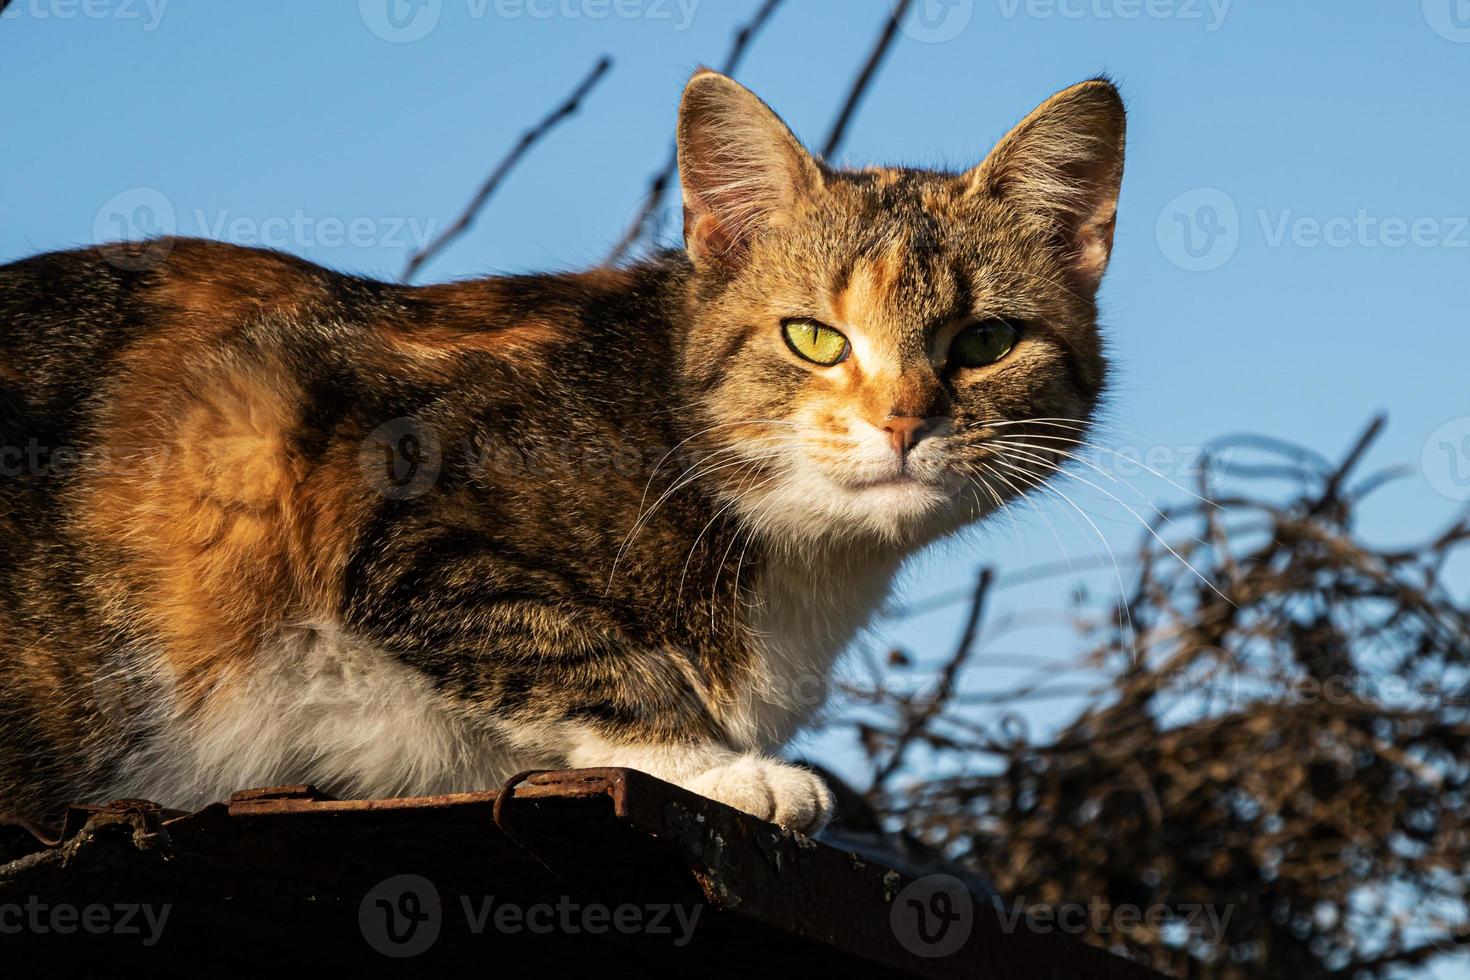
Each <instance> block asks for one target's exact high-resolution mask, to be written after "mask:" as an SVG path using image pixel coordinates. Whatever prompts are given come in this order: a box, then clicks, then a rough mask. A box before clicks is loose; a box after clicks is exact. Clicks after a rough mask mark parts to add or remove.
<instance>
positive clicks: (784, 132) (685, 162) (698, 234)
mask: <svg viewBox="0 0 1470 980" xmlns="http://www.w3.org/2000/svg"><path fill="white" fill-rule="evenodd" d="M678 148H679V182H680V184H681V185H682V186H683V189H684V247H685V249H686V250H687V251H688V252H689V257H690V259H691V260H692V261H693V262H694V264H695V265H696V266H700V267H706V266H709V265H713V264H723V265H732V264H736V263H738V262H739V260H740V258H741V257H742V256H743V255H744V254H745V252H746V250H747V248H748V247H749V245H750V242H751V241H752V240H753V239H754V238H755V237H756V236H757V235H759V234H760V233H761V232H762V231H764V230H766V229H770V228H775V227H780V226H781V225H782V224H785V223H787V222H790V221H792V220H794V218H795V216H796V214H797V212H798V210H799V209H800V207H801V204H802V202H803V201H804V200H805V199H806V198H807V197H809V196H810V195H812V194H815V193H816V192H817V191H818V190H820V189H821V186H822V170H821V167H819V166H818V165H817V162H816V161H815V160H814V159H812V156H811V154H810V153H808V152H807V151H806V148H805V147H803V146H802V145H801V143H800V141H798V140H797V138H796V137H795V136H794V135H793V134H792V132H791V130H790V129H788V128H787V126H786V124H785V123H784V122H782V121H781V118H780V117H779V116H777V115H776V114H775V113H774V112H772V111H771V108H770V107H769V106H767V105H766V104H765V103H764V102H762V101H761V100H760V99H759V98H757V97H756V96H755V94H754V93H752V92H751V91H750V90H749V89H747V88H745V87H744V86H743V85H740V84H739V83H738V82H735V81H732V80H731V79H729V78H726V77H725V76H724V75H721V74H720V73H718V72H714V71H710V70H709V69H708V68H702V69H700V70H699V71H698V72H696V73H695V75H694V77H693V78H691V79H690V80H689V84H688V85H686V86H685V87H684V99H683V101H682V102H681V103H680V106H679V135H678Z"/></svg>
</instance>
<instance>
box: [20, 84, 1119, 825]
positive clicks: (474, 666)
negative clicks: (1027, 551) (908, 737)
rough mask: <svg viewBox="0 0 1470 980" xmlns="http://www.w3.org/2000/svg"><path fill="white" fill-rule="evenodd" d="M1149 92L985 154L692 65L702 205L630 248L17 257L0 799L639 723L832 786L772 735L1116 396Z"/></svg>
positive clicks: (251, 776) (443, 753) (563, 741)
mask: <svg viewBox="0 0 1470 980" xmlns="http://www.w3.org/2000/svg"><path fill="white" fill-rule="evenodd" d="M1123 134H1124V116H1123V108H1122V105H1121V103H1120V101H1119V99H1118V96H1117V94H1116V92H1115V91H1114V89H1113V88H1112V86H1111V85H1109V84H1108V83H1106V82H1103V81H1092V82H1087V83H1084V84H1082V85H1079V86H1076V87H1074V88H1071V89H1068V90H1066V91H1065V92H1062V93H1061V94H1059V95H1057V96H1055V97H1053V98H1052V99H1051V100H1049V101H1048V102H1047V103H1045V104H1044V105H1043V106H1042V107H1041V108H1039V109H1038V110H1036V111H1035V112H1034V113H1033V114H1032V115H1030V116H1029V117H1027V118H1026V120H1025V121H1023V122H1022V123H1021V124H1020V125H1019V126H1018V127H1017V128H1016V129H1015V130H1014V131H1013V132H1012V133H1011V134H1010V135H1009V136H1007V137H1006V138H1005V140H1004V141H1002V143H1001V144H1000V145H999V146H997V148H996V149H995V150H994V151H992V153H991V154H990V156H989V157H988V158H987V159H986V160H985V161H984V162H983V163H981V164H980V165H979V166H977V167H975V168H974V169H972V170H970V171H968V172H966V173H962V174H944V173H937V172H930V171H922V170H908V169H883V168H878V169H868V170H858V171H844V170H837V169H834V168H832V167H829V166H828V165H826V164H824V163H823V162H821V161H818V160H815V159H814V158H813V157H812V156H811V155H810V154H808V152H807V151H806V150H805V149H803V148H802V146H801V145H800V144H799V143H798V142H797V140H796V139H795V138H794V137H793V136H792V135H791V133H790V131H789V130H788V129H787V128H786V127H785V125H784V124H782V122H781V121H780V120H779V119H778V118H777V117H776V116H775V115H774V114H773V113H772V112H771V111H770V110H769V109H768V108H767V107H766V106H765V105H764V104H762V103H761V102H760V101H759V100H758V99H756V98H755V96H753V95H751V94H750V93H749V92H747V91H746V90H745V89H743V88H741V87H740V86H739V85H737V84H735V83H734V82H732V81H730V80H729V79H727V78H724V77H723V76H720V75H718V74H715V73H712V72H701V73H699V74H697V75H695V77H694V78H693V79H692V80H691V81H690V83H689V86H688V88H687V89H686V91H685V94H684V101H683V105H682V107H681V111H680V119H679V153H680V173H681V178H682V183H683V188H684V204H685V245H686V248H685V250H683V251H680V252H676V253H670V254H665V255H662V256H659V257H656V258H654V259H652V260H649V261H647V262H643V263H640V264H637V265H634V266H632V267H629V268H625V269H605V270H598V271H593V272H584V273H576V274H566V275H543V276H516V277H504V278H490V279H482V280H477V281H468V282H459V283H453V284H448V285H438V286H428V287H423V288H409V287H404V286H398V285H390V284H385V283H380V282H373V281H368V280H365V279H359V278H356V277H352V276H347V275H341V274H338V273H335V272H331V271H328V270H326V269H322V268H319V267H316V266H313V265H310V264H308V263H306V262H303V261H300V260H297V259H294V258H290V257H287V256H284V255H279V254H275V253H272V252H266V251H259V250H250V249H243V248H236V247H232V246H229V245H222V244H213V243H208V242H202V241H190V240H179V241H172V242H165V243H150V244H145V245H142V246H137V247H132V248H131V249H130V247H128V246H103V247H98V248H91V249H84V250H80V251H75V252H67V253H57V254H50V255H42V256H38V257H35V258H31V259H28V260H25V261H21V262H17V263H14V264H12V265H9V266H5V267H3V268H0V463H3V464H4V469H3V474H0V810H5V811H12V812H16V813H19V814H22V815H26V816H30V817H37V818H46V817H48V816H51V815H53V814H55V813H56V811H57V809H58V807H60V806H61V805H62V804H63V803H65V802H67V801H69V800H86V801H103V800H108V799H112V798H114V797H119V796H132V797H147V798H151V799H154V800H157V801H159V802H161V803H164V804H167V805H169V806H175V807H195V806H199V805H201V804H203V803H206V802H208V801H210V800H213V799H218V798H220V797H222V796H224V795H225V794H227V793H229V792H230V791H232V790H235V789H239V788H241V787H246V786H259V785H268V784H282V783H298V782H309V783H315V784H317V785H319V786H321V787H323V788H324V789H326V790H328V791H330V792H334V793H338V794H342V795H349V796H383V795H389V794H405V793H440V792H448V791H453V790H478V789H485V788H487V787H490V786H494V785H495V784H496V782H497V780H499V779H501V778H502V777H504V776H506V775H507V774H508V773H510V772H511V771H513V770H516V769H518V768H521V767H524V766H564V765H572V766H590V765H606V766H632V767H635V768H639V769H644V770H646V771H648V772H651V773H653V774H654V775H656V776H661V777H663V778H665V779H669V780H672V781H674V782H677V783H680V784H682V785H684V786H687V787H690V788H691V789H694V790H696V791H698V792H701V793H705V794H708V795H710V796H712V797H714V798H716V799H720V800H724V801H726V802H728V803H730V804H732V805H734V806H737V807H741V808H743V809H745V810H748V811H749V812H751V813H755V814H757V815H759V816H762V817H766V818H771V819H775V820H777V821H780V822H782V823H784V824H787V825H789V826H794V827H797V828H801V829H808V830H810V829H813V828H816V827H819V826H820V825H821V824H822V823H823V822H824V821H825V819H826V818H827V816H828V813H829V810H830V806H831V804H830V797H829V795H828V794H827V792H826V790H825V789H824V787H823V786H822V784H821V783H820V782H819V781H818V780H817V779H816V778H815V777H814V776H812V775H811V774H809V773H807V772H805V771H804V770H801V769H799V768H796V767H794V766H790V765H787V764H784V763H781V762H778V761H776V760H775V759H773V758H772V757H771V756H769V755H767V754H766V753H768V752H770V751H772V750H773V749H775V748H777V747H779V746H780V745H781V744H782V743H783V742H784V741H786V740H787V739H788V738H790V737H791V735H792V734H793V733H794V732H795V730H796V729H797V727H798V726H799V725H800V724H801V722H802V721H803V720H804V719H805V718H807V717H808V716H809V715H810V714H811V712H812V711H814V710H815V709H816V708H818V707H819V706H820V703H821V701H822V698H823V691H824V688H825V683H826V678H827V675H828V672H829V669H830V667H831V664H832V660H833V658H834V657H835V656H836V655H837V654H838V653H839V652H840V651H841V649H842V648H843V647H844V646H845V645H846V644H847V643H848V641H849V640H850V639H851V638H852V637H853V635H854V634H855V632H856V631H858V630H859V629H861V628H862V627H863V626H864V624H865V623H866V622H867V620H868V618H869V617H870V616H871V614H872V613H873V611H874V609H875V607H876V606H877V605H878V604H879V603H880V602H881V601H882V599H883V597H884V595H885V594H886V592H887V590H888V588H889V582H890V580H891V578H892V576H893V573H894V571H895V570H896V569H897V567H898V565H899V564H900V562H901V561H902V560H903V559H904V558H905V557H906V556H908V555H910V554H912V553H913V552H914V551H915V550H916V549H918V548H920V547H922V546H923V545H925V544H926V543H928V542H931V541H933V540H935V539H936V538H939V537H941V536H944V535H947V534H950V533H952V532H954V531H956V530H958V529H959V528H961V527H963V526H965V525H967V524H970V523H972V522H974V521H976V520H978V519H980V518H982V517H983V516H985V515H986V514H987V513H989V512H991V511H993V510H994V509H996V508H998V507H1000V506H1002V505H1003V504H1004V502H1006V501H1007V500H1009V499H1012V498H1014V497H1016V496H1017V495H1019V494H1020V493H1022V492H1024V491H1025V490H1026V489H1027V487H1028V486H1029V485H1031V484H1032V482H1033V481H1039V480H1043V479H1045V477H1046V474H1047V472H1048V468H1049V466H1050V465H1051V464H1055V463H1056V462H1058V461H1060V460H1061V458H1062V456H1061V453H1060V452H1058V451H1059V450H1063V449H1065V448H1066V447H1067V445H1068V443H1066V441H1065V440H1064V439H1061V438H1059V437H1058V430H1057V429H1055V428H1048V427H1046V426H1044V425H1042V424H1040V423H1036V424H1035V425H1034V426H1033V425H1031V424H1028V423H1027V421H1026V420H1035V419H1073V420H1083V419H1087V418H1089V417H1090V415H1091V413H1092V411H1093V410H1094V408H1095V405H1096V402H1097V398H1098V395H1099V392H1100V391H1101V388H1102V384H1103V377H1104V362H1103V359H1102V356H1101V354H1100V348H1099V340H1098V336H1097V331H1096V325H1095V319H1096V307H1095V302H1094V296H1095V293H1096V290H1097V286H1098V282H1099V280H1100V278H1101V277H1102V274H1103V270H1104V268H1105V266H1106V264H1107V259H1108V254H1109V250H1110V248H1111V242H1112V232H1113V218H1114V210H1115V205H1116V199H1117V192H1118V185H1119V181H1120V179H1121V175H1122V165H1123ZM160 244H161V245H162V247H159V246H160ZM140 249H141V250H144V251H146V253H147V254H146V256H144V258H146V259H148V261H129V259H130V258H138V257H139V250H140ZM1002 431H1003V432H1005V433H1008V434H1009V435H1012V436H1020V435H1029V436H1030V438H1029V443H1030V444H1031V445H1032V446H1033V449H1032V450H1031V451H1029V454H1027V455H1017V454H1016V453H1014V452H1013V453H1010V454H1009V455H1008V454H1007V453H1006V452H1005V451H1004V447H1001V446H999V445H997V444H996V434H997V433H998V432H1002ZM384 432H387V433H390V437H386V438H385V437H383V436H382V435H381V434H382V433H384ZM1077 434H1080V433H1078V432H1076V431H1068V432H1066V433H1065V435H1067V436H1071V435H1077ZM379 443H381V444H379ZM1012 443H1013V445H1014V440H1012ZM1053 446H1054V447H1056V450H1058V451H1053V450H1052V449H1050V448H1046V447H1053ZM405 447H406V448H405ZM383 449H386V450H387V455H386V457H384V456H383V454H382V453H381V452H380V450H383ZM400 450H401V452H402V454H403V458H402V459H396V458H395V457H394V455H393V454H394V453H395V452H398V451H400ZM375 460H376V461H377V462H375ZM399 464H404V466H406V467H407V468H406V469H404V468H403V467H400V466H399ZM379 466H382V467H385V468H386V472H385V471H383V470H379V469H378V467H379Z"/></svg>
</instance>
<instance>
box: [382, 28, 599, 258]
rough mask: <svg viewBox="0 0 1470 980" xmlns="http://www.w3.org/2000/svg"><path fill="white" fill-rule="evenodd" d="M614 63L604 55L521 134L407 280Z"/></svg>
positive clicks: (470, 220) (460, 229)
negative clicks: (559, 99) (571, 88)
mask: <svg viewBox="0 0 1470 980" xmlns="http://www.w3.org/2000/svg"><path fill="white" fill-rule="evenodd" d="M611 67H612V59H611V58H610V57H608V56H607V55H603V56H602V57H601V58H600V59H598V62H597V64H595V65H593V66H592V70H591V71H590V72H588V73H587V77H586V78H584V79H582V81H581V83H580V84H578V85H577V87H576V88H575V89H573V90H572V94H571V95H570V96H568V97H567V99H566V101H565V102H563V103H562V104H561V105H559V106H557V107H556V108H555V109H553V110H552V111H551V112H550V113H548V114H547V115H546V117H545V118H544V119H542V120H541V121H540V122H539V123H537V124H536V125H535V126H533V127H531V128H530V129H528V130H526V131H525V132H524V133H522V134H521V138H520V140H519V142H517V143H516V145H515V146H513V147H511V150H510V152H509V153H507V154H506V155H505V157H504V159H502V160H501V161H500V163H499V164H497V165H496V167H495V169H494V170H492V171H491V172H490V176H489V177H487V178H486V179H485V183H483V184H482V185H480V190H479V192H478V193H476V194H475V196H474V198H472V199H471V200H470V203H469V205H468V206H467V207H466V208H465V209H464V212H463V213H462V214H461V215H460V216H459V218H458V219H456V220H455V222H454V224H452V225H450V226H449V227H448V228H446V229H444V231H442V232H440V233H439V235H437V236H436V237H435V238H434V240H433V241H431V242H430V243H429V244H428V245H426V246H424V247H423V248H422V249H421V250H420V251H418V252H416V253H414V254H413V255H412V256H411V257H410V258H409V260H408V265H407V266H405V267H404V270H403V281H404V282H412V281H413V279H414V277H415V276H417V275H418V273H419V270H420V269H422V268H423V267H424V266H425V265H426V264H427V263H428V262H429V261H430V260H431V259H433V258H434V257H435V256H437V255H438V254H439V253H440V252H442V251H443V250H444V249H445V247H447V246H448V245H449V243H450V242H452V241H454V240H455V239H456V238H458V237H459V236H460V235H463V234H464V233H465V231H467V230H468V229H469V227H470V225H471V224H472V223H473V222H474V220H475V218H476V217H478V216H479V213H480V211H481V210H482V209H483V208H484V207H485V202H487V201H489V200H490V195H492V194H494V193H495V189H496V188H497V187H499V186H500V183H501V181H503V180H505V178H506V175H507V174H509V173H510V172H511V170H513V169H515V165H516V164H517V163H519V162H520V160H521V157H523V156H525V155H526V152H527V151H528V150H530V149H531V147H533V146H535V145H536V143H537V142H538V141H539V140H540V139H541V138H542V137H544V136H545V135H546V134H547V133H549V132H550V131H551V130H552V129H554V128H555V127H556V125H557V123H560V122H561V121H562V120H564V119H566V118H567V117H569V116H571V115H573V114H574V113H575V112H576V111H577V110H578V109H579V108H581V105H582V100H583V99H585V98H586V97H587V93H589V92H591V91H592V88H593V86H595V85H596V84H597V83H598V82H600V81H601V80H602V76H603V75H606V74H607V72H608V69H610V68H611Z"/></svg>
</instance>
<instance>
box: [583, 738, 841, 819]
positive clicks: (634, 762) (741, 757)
mask: <svg viewBox="0 0 1470 980" xmlns="http://www.w3.org/2000/svg"><path fill="white" fill-rule="evenodd" d="M567 764H568V765H570V766H573V767H575V768H582V767H588V766H616V767H623V768H628V769H637V770H639V771H641V772H646V773H648V774H649V775H651V776H657V777H658V778H660V779H663V780H665V781H667V782H671V783H674V784H676V785H678V786H682V787H684V788H685V789H687V790H690V791H692V792H695V793H698V794H699V795H701V796H707V797H709V798H710V799H712V800H718V801H720V802H721V803H725V804H727V805H729V806H732V807H734V808H735V809H737V810H743V811H745V812H746V813H749V814H752V815H754V816H757V817H759V818H761V819H762V820H770V821H773V822H774V823H778V824H780V825H782V826H783V827H791V828H793V829H795V830H800V831H803V832H805V833H816V832H817V831H818V830H820V829H822V827H824V826H826V824H827V821H828V820H829V819H830V818H831V816H832V793H831V791H830V790H828V789H827V785H826V783H824V782H823V781H822V779H821V777H819V776H817V775H816V774H815V773H813V772H810V771H809V770H806V769H803V768H801V767H800V766H793V765H790V764H789V763H785V762H781V761H779V760H777V759H773V758H771V757H769V756H766V755H763V754H761V753H758V752H737V751H735V750H734V749H730V748H726V747H724V746H722V745H717V744H714V743H711V742H689V743H682V742H678V743H663V744H655V743H637V742H627V741H622V740H610V739H607V738H604V737H600V736H598V735H597V734H595V733H592V732H590V731H585V732H583V733H581V735H580V737H576V738H575V739H574V740H573V744H572V747H571V749H570V751H569V752H568V753H567Z"/></svg>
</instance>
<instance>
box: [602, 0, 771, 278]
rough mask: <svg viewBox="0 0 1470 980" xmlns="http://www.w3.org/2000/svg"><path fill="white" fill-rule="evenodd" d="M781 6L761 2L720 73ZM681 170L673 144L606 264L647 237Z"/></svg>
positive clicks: (728, 70)
mask: <svg viewBox="0 0 1470 980" xmlns="http://www.w3.org/2000/svg"><path fill="white" fill-rule="evenodd" d="M780 5H781V0H765V3H763V4H761V6H760V9H759V10H757V11H756V12H755V16H754V17H752V18H750V20H748V21H746V22H745V23H744V24H742V25H741V26H740V29H739V30H737V31H736V32H735V39H734V40H733V41H732V42H731V44H730V51H729V53H727V54H726V55H725V61H724V63H723V64H721V65H720V74H722V75H733V74H734V73H735V69H736V68H738V67H739V66H740V61H741V59H742V58H744V57H745V49H746V48H747V47H749V46H750V42H751V40H752V39H753V38H754V37H755V35H756V34H757V32H759V31H760V29H761V28H762V27H763V26H765V23H766V21H767V20H768V19H770V16H771V14H773V13H775V11H776V8H777V7H779V6H780ZM678 169H679V151H678V147H676V146H671V147H670V148H669V157H668V159H667V160H666V161H665V162H664V165H663V167H661V168H660V169H659V171H658V173H656V174H654V175H653V179H652V180H651V181H649V184H648V193H647V194H645V195H644V198H643V208H642V210H640V211H639V212H638V215H637V217H635V218H634V219H633V220H632V221H631V222H630V223H629V224H628V227H627V228H626V229H625V230H624V231H623V237H622V238H620V239H618V243H617V244H616V245H614V246H613V247H612V251H611V252H609V253H608V254H607V258H606V259H604V260H603V262H604V264H606V265H615V264H617V263H618V262H621V261H622V260H623V258H624V256H626V255H627V254H628V251H629V250H630V249H631V248H632V247H633V246H634V245H636V244H637V243H638V240H639V239H641V238H642V237H643V233H644V232H645V231H646V230H647V229H648V222H649V221H650V220H651V219H652V218H653V216H654V215H655V214H657V213H658V209H659V208H660V207H662V206H663V203H664V196H665V195H666V194H668V192H669V186H670V185H671V184H672V183H673V182H674V174H675V173H676V172H677V171H678Z"/></svg>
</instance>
